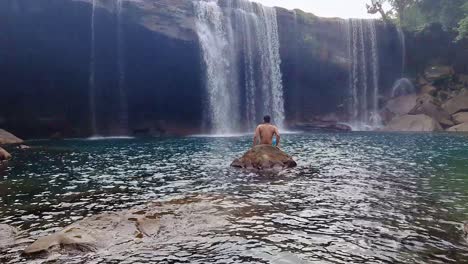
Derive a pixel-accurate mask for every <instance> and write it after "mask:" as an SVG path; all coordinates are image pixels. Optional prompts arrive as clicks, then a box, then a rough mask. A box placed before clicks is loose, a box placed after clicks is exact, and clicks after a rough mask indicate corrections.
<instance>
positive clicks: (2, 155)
mask: <svg viewBox="0 0 468 264" xmlns="http://www.w3.org/2000/svg"><path fill="white" fill-rule="evenodd" d="M9 159H11V154H10V153H8V151H6V150H4V149H2V148H0V161H4V160H9Z"/></svg>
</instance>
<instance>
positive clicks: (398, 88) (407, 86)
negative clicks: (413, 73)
mask: <svg viewBox="0 0 468 264" xmlns="http://www.w3.org/2000/svg"><path fill="white" fill-rule="evenodd" d="M415 93H416V89H415V88H414V85H413V83H412V82H411V81H410V80H409V79H407V78H401V79H398V80H397V81H396V82H395V84H394V85H393V87H392V97H398V96H403V95H409V94H415Z"/></svg>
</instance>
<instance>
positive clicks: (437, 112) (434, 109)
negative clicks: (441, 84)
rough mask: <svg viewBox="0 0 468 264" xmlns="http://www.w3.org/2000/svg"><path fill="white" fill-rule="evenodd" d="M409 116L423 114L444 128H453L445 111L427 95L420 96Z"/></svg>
mask: <svg viewBox="0 0 468 264" xmlns="http://www.w3.org/2000/svg"><path fill="white" fill-rule="evenodd" d="M409 114H411V115H419V114H424V115H427V116H430V117H432V118H434V119H435V120H436V121H437V122H439V123H440V124H441V125H442V126H444V127H450V126H453V125H454V123H453V121H452V117H451V116H450V114H449V113H448V112H447V111H445V110H444V109H443V108H442V107H441V106H440V103H439V102H437V100H436V99H435V98H434V97H433V96H431V95H429V94H425V95H422V96H420V97H419V98H418V99H417V100H416V106H415V107H414V108H413V109H412V110H411V111H410V112H409Z"/></svg>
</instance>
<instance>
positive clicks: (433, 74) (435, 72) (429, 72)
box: [424, 65, 455, 82]
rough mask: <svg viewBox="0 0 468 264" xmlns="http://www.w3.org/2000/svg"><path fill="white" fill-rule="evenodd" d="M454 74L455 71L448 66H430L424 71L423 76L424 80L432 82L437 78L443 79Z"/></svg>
mask: <svg viewBox="0 0 468 264" xmlns="http://www.w3.org/2000/svg"><path fill="white" fill-rule="evenodd" d="M454 74H455V71H454V70H453V68H452V67H450V66H443V65H437V66H431V67H428V68H427V69H426V70H425V71H424V76H425V77H426V80H428V81H431V82H434V81H439V80H444V79H447V78H450V77H452V76H453V75H454Z"/></svg>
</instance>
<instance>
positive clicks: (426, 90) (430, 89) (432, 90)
mask: <svg viewBox="0 0 468 264" xmlns="http://www.w3.org/2000/svg"><path fill="white" fill-rule="evenodd" d="M436 93H437V88H436V87H434V86H432V85H424V86H423V87H421V91H420V94H429V95H435V94H436Z"/></svg>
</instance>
